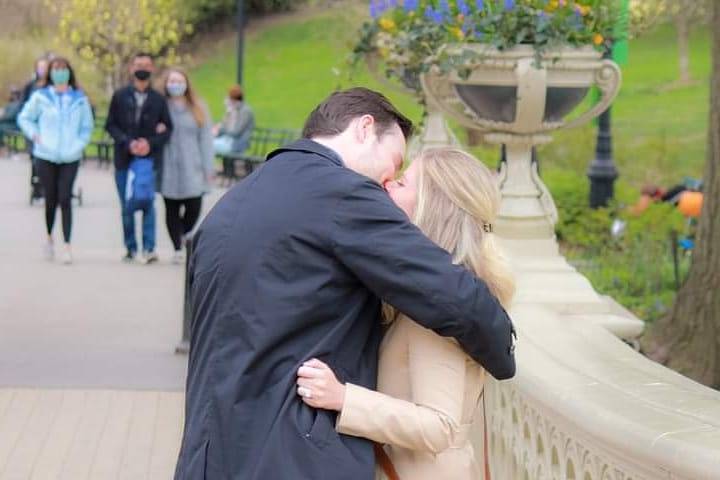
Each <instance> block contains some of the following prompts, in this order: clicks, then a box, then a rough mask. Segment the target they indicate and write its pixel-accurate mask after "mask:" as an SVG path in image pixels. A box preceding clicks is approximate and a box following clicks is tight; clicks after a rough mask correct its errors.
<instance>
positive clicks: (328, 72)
mask: <svg viewBox="0 0 720 480" xmlns="http://www.w3.org/2000/svg"><path fill="white" fill-rule="evenodd" d="M358 18H362V17H361V16H360V14H359V12H358V11H357V10H352V11H349V12H348V11H347V10H338V9H334V10H330V11H327V12H323V13H319V14H317V15H315V16H313V17H311V18H309V19H303V20H299V21H297V22H291V23H287V24H282V25H279V26H276V27H271V28H268V29H266V30H263V31H261V32H257V33H255V34H253V35H250V36H249V38H248V39H247V40H246V48H245V52H246V55H245V65H244V75H245V78H244V82H243V83H244V87H245V91H246V98H247V101H248V102H249V103H250V104H251V105H252V107H253V109H254V110H255V114H256V117H257V123H258V125H260V126H267V127H287V128H298V129H299V128H301V127H302V125H303V122H304V120H305V117H306V116H307V115H308V113H310V111H311V110H312V108H313V107H315V106H316V105H317V104H318V103H320V102H321V101H322V100H323V99H324V98H325V97H326V96H327V95H328V94H329V93H331V92H332V91H333V90H335V89H336V88H337V87H343V88H345V87H348V86H351V85H363V86H369V87H371V88H375V89H380V88H379V85H378V84H377V83H375V82H373V81H371V80H370V79H369V78H368V75H367V73H366V72H364V71H363V72H359V74H358V75H357V76H355V77H354V78H353V79H352V80H350V79H349V78H348V74H349V68H348V64H347V62H346V59H347V56H348V52H349V51H350V47H349V46H350V42H351V39H352V37H353V34H354V32H355V29H356V28H357V26H358V21H357V19H358ZM235 71H236V58H235V39H229V40H228V41H227V43H226V44H225V45H222V46H221V47H220V49H219V53H218V54H217V55H216V56H214V57H212V58H211V59H209V60H208V61H207V62H205V63H204V64H202V65H201V66H200V67H199V68H197V69H195V70H194V71H193V72H192V73H193V79H194V80H195V81H196V82H197V84H198V90H199V91H200V92H201V93H202V95H203V96H204V97H205V98H206V100H207V101H208V102H209V103H210V107H211V110H212V111H213V114H214V115H215V116H216V117H218V116H220V115H221V114H222V98H223V96H224V94H225V92H226V91H227V88H228V86H229V85H230V84H231V83H232V82H233V81H234V79H235ZM387 93H388V94H389V96H390V97H391V98H392V99H393V100H394V101H395V102H396V103H397V105H398V106H399V108H401V109H403V111H405V112H407V113H408V114H410V115H412V116H413V117H415V119H419V115H420V109H419V107H418V106H417V105H415V104H414V102H413V101H412V99H410V98H408V97H406V96H404V95H402V94H399V95H398V94H393V93H391V92H387Z"/></svg>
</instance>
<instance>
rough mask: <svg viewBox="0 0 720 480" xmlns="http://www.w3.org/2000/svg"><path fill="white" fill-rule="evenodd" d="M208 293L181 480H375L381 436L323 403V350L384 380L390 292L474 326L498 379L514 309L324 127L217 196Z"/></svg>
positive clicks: (196, 257)
mask: <svg viewBox="0 0 720 480" xmlns="http://www.w3.org/2000/svg"><path fill="white" fill-rule="evenodd" d="M189 275H190V276H191V277H190V282H191V286H190V292H191V302H192V309H193V316H192V327H191V346H190V356H189V368H188V379H187V399H186V419H185V432H184V438H183V442H182V448H181V451H180V456H179V459H178V464H177V469H176V473H175V478H176V479H177V480H180V479H183V480H202V479H211V480H220V479H223V480H224V479H233V480H274V479H280V480H372V479H373V478H374V464H375V459H374V455H373V449H372V445H371V443H370V442H368V441H366V440H363V439H359V438H354V437H349V436H344V435H340V434H338V433H336V431H335V429H334V424H335V419H336V415H335V414H334V413H332V412H329V411H316V410H314V409H312V408H310V407H307V406H306V405H305V404H304V403H303V402H302V401H301V399H300V398H299V397H298V396H297V394H296V388H295V382H296V371H297V369H298V367H299V366H300V364H301V363H302V362H304V361H305V360H308V359H310V358H312V357H317V358H319V359H321V360H323V361H325V362H326V363H328V364H329V365H330V366H331V367H332V368H333V370H335V372H336V373H337V375H338V377H339V379H340V380H341V381H343V382H344V381H347V382H352V383H354V384H357V385H363V386H366V387H369V388H374V387H375V384H376V376H377V354H378V347H379V344H380V340H381V336H382V327H381V322H380V299H381V298H382V299H384V300H386V301H387V302H389V303H390V304H392V305H394V306H396V307H397V308H398V309H400V310H401V311H403V312H404V313H406V314H408V315H409V316H410V317H411V318H413V319H415V320H416V321H417V322H418V323H420V324H422V325H424V326H426V327H428V328H432V329H433V330H435V331H436V332H438V333H439V334H440V335H444V336H452V337H455V338H457V339H458V341H459V342H460V344H461V345H462V346H463V347H464V348H465V350H466V351H467V352H468V353H469V354H470V355H472V356H473V357H474V358H475V359H476V360H478V361H479V362H480V363H481V364H482V365H483V366H484V367H485V368H486V369H487V371H488V372H489V373H490V374H492V375H493V376H495V377H496V378H498V379H505V378H510V377H512V376H513V375H514V373H515V362H514V357H513V351H512V342H513V339H512V324H511V322H510V319H509V317H508V316H507V314H506V313H505V311H504V310H503V309H502V307H501V306H500V305H499V303H498V302H497V300H496V299H495V298H494V297H493V296H492V295H491V294H490V293H489V291H488V288H487V286H486V285H485V283H483V282H482V281H480V280H478V279H477V278H476V277H475V276H473V275H472V274H471V273H469V272H468V271H466V270H464V269H463V268H461V267H458V266H455V265H453V264H452V262H451V258H450V256H449V255H448V254H447V253H446V252H445V251H444V250H442V249H440V248H438V247H437V246H436V245H435V244H433V243H432V242H431V241H429V240H428V239H427V238H426V237H425V236H423V235H422V234H421V233H420V231H419V230H418V229H417V228H416V227H415V226H414V225H413V224H412V223H411V222H410V221H409V220H408V218H407V216H406V215H405V214H404V213H403V212H402V211H401V210H400V209H399V208H397V207H396V206H395V204H394V203H393V202H392V201H391V199H390V198H389V197H388V195H387V193H386V192H385V191H383V189H382V188H381V187H380V186H379V185H378V184H377V183H375V182H373V181H371V180H369V179H368V178H366V177H364V176H362V175H359V174H358V173H356V172H354V171H352V170H350V169H348V168H345V167H344V166H343V163H342V160H341V159H340V157H339V156H338V155H337V154H336V153H335V152H333V151H332V150H329V149H327V148H325V147H324V146H322V145H319V144H318V143H316V142H313V141H311V140H300V141H298V142H296V143H294V144H293V145H291V146H289V147H287V148H283V149H280V150H278V151H276V152H274V153H273V154H271V155H270V157H269V159H268V161H267V163H266V164H265V165H263V167H262V168H260V169H259V170H258V171H257V172H255V173H254V174H252V175H251V176H250V177H248V178H247V179H245V180H244V181H242V182H241V183H239V184H238V185H236V186H235V187H234V188H233V189H232V190H230V191H229V192H228V193H227V194H226V195H225V196H224V197H223V198H222V199H221V200H220V201H219V202H218V203H217V205H216V206H215V207H214V208H213V210H212V211H211V212H210V213H209V215H208V216H207V218H206V219H205V221H204V222H203V223H202V225H201V227H200V228H199V230H198V232H197V234H196V236H195V250H194V253H193V255H192V256H191V259H190V272H189Z"/></svg>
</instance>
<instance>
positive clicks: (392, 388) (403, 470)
mask: <svg viewBox="0 0 720 480" xmlns="http://www.w3.org/2000/svg"><path fill="white" fill-rule="evenodd" d="M386 188H387V190H388V193H389V194H390V196H391V197H392V198H393V200H394V201H395V202H396V203H397V204H398V206H399V207H400V208H402V209H403V210H404V211H405V212H406V213H407V214H408V216H409V217H410V218H412V219H413V220H414V222H415V224H416V225H417V226H418V227H419V228H420V229H421V230H422V231H423V233H425V234H426V235H427V236H428V237H429V238H430V239H431V240H433V241H434V242H436V243H437V244H438V245H440V246H441V247H443V248H445V249H446V250H448V251H449V252H450V253H451V254H452V255H453V258H454V260H455V262H456V263H458V264H462V265H464V266H466V267H467V268H468V269H470V270H472V271H474V272H475V273H476V274H477V275H478V277H480V278H482V279H483V280H484V281H485V282H486V283H487V284H488V286H489V287H490V290H491V291H492V292H493V294H494V295H495V296H496V297H498V299H499V300H500V302H501V303H502V304H503V306H505V307H506V308H507V307H508V305H509V303H510V301H511V298H512V295H513V291H514V282H513V278H512V275H511V274H510V271H509V269H508V267H507V266H506V264H505V262H504V261H503V259H502V256H501V255H500V253H499V251H498V250H497V248H496V247H495V244H494V239H493V234H492V222H493V221H494V219H495V217H496V215H497V211H498V208H499V206H500V193H499V190H498V187H497V183H496V180H495V178H494V175H493V174H492V173H491V172H490V171H489V170H488V169H487V168H486V167H485V166H484V165H482V164H481V163H480V162H479V161H477V160H476V159H475V158H473V157H472V156H470V155H469V154H467V153H464V152H462V151H459V150H454V149H446V148H442V149H431V150H426V151H425V152H423V153H422V154H421V155H420V157H419V158H417V159H416V160H415V161H413V163H412V164H411V165H410V167H408V169H407V170H406V171H405V173H404V175H403V177H402V178H401V179H399V180H397V181H395V182H391V183H390V184H388V185H386ZM448 288H452V286H451V285H448ZM388 317H389V320H390V321H389V326H388V329H387V332H386V334H385V338H384V339H383V343H382V345H381V347H380V362H379V373H378V391H373V390H368V389H366V388H363V387H359V386H357V385H352V384H341V383H340V382H339V381H338V380H337V379H336V377H335V375H334V373H333V371H332V370H331V369H330V367H328V366H327V365H325V364H324V363H323V362H321V361H319V360H317V359H313V360H310V361H308V362H306V363H305V364H304V365H303V366H302V367H301V368H300V370H299V371H298V394H299V395H300V396H301V397H303V401H305V403H307V404H308V405H310V406H313V407H315V408H322V409H327V410H336V411H338V412H339V414H338V418H337V425H336V428H337V430H338V431H339V432H340V433H344V434H347V435H354V436H359V437H365V438H368V439H370V440H373V441H375V442H377V443H380V444H384V445H385V447H384V448H385V452H387V455H388V457H389V459H390V460H391V462H392V465H393V467H394V469H395V470H396V471H397V474H398V477H399V478H400V479H401V480H425V479H428V480H430V479H432V480H437V479H453V480H478V479H480V478H482V477H483V474H482V468H481V466H480V465H481V463H482V462H481V461H478V459H477V457H476V455H475V452H474V451H473V447H472V445H471V444H470V441H469V438H468V433H469V430H470V427H471V425H472V423H473V421H474V420H475V418H474V414H475V412H476V411H477V408H478V405H479V402H480V401H481V395H482V392H483V384H484V380H485V371H484V370H483V368H482V367H481V366H480V365H478V364H477V363H475V362H474V361H473V360H472V359H471V358H470V357H469V356H468V355H467V354H466V353H465V352H464V351H463V350H462V348H461V347H460V346H459V345H458V343H457V342H456V341H455V340H453V339H450V338H446V337H441V336H439V335H438V334H436V333H434V332H433V331H431V330H427V329H425V328H423V327H421V326H420V325H418V324H416V323H415V322H413V321H412V320H411V319H410V318H408V317H406V316H404V315H402V314H400V313H391V314H390V315H388Z"/></svg>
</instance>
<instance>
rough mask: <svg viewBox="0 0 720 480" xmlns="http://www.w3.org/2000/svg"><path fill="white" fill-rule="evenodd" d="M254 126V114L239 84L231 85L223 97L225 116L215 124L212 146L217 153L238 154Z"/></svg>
mask: <svg viewBox="0 0 720 480" xmlns="http://www.w3.org/2000/svg"><path fill="white" fill-rule="evenodd" d="M254 128H255V114H254V113H253V111H252V108H250V106H249V105H248V104H247V102H245V95H244V93H243V89H242V87H241V86H240V85H233V86H232V87H231V88H230V90H229V91H228V96H227V98H226V99H225V116H224V117H223V119H222V122H220V123H219V124H217V125H215V127H214V129H213V134H214V135H215V141H214V147H215V153H217V154H218V155H230V154H240V153H243V152H244V151H245V150H247V148H248V146H249V145H250V136H251V135H252V132H253V129H254Z"/></svg>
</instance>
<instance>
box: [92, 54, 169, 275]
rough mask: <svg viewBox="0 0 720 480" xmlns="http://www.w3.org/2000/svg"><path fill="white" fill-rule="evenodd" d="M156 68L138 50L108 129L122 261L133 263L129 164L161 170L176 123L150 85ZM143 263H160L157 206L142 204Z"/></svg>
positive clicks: (113, 103) (135, 246) (114, 103)
mask: <svg viewBox="0 0 720 480" xmlns="http://www.w3.org/2000/svg"><path fill="white" fill-rule="evenodd" d="M154 70H155V65H154V62H153V58H152V56H151V55H150V54H147V53H138V54H136V55H135V56H134V57H133V58H132V61H131V62H130V74H131V75H132V83H131V84H130V85H128V86H126V87H123V88H121V89H119V90H117V91H116V92H115V93H114V94H113V97H112V100H111V101H110V109H109V111H108V116H107V121H106V123H105V130H107V132H108V133H109V134H110V136H111V137H112V138H113V140H114V141H115V151H114V165H115V183H116V186H117V191H118V196H119V197H120V209H121V216H122V225H123V238H124V243H125V249H126V252H125V256H124V257H123V261H126V262H132V261H134V260H135V257H136V255H137V253H138V243H137V239H136V237H135V215H134V210H133V209H132V208H131V207H130V205H129V202H128V201H127V200H126V195H125V194H126V188H127V182H128V175H129V169H130V164H131V162H132V161H133V160H135V159H151V160H152V161H153V163H154V168H155V170H156V171H157V172H160V171H161V169H162V158H163V157H162V155H163V147H164V146H165V144H166V143H167V141H168V140H169V139H170V135H171V134H172V129H173V123H172V119H171V118H170V112H169V111H168V105H167V101H166V100H165V97H164V96H163V95H162V94H160V93H159V92H157V91H155V90H153V89H152V88H151V86H150V79H151V76H152V73H153V72H154ZM141 210H142V214H143V220H142V249H143V257H142V258H143V262H144V263H146V264H150V263H154V262H157V259H158V257H157V254H156V253H155V205H154V203H153V202H149V203H148V204H146V205H143V207H142V209H141Z"/></svg>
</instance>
